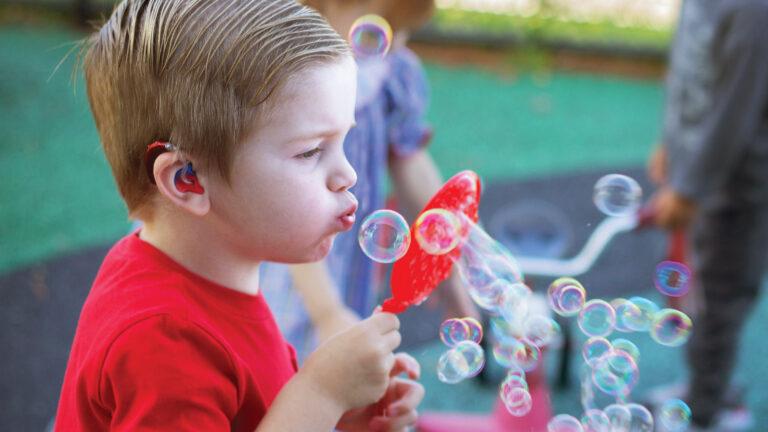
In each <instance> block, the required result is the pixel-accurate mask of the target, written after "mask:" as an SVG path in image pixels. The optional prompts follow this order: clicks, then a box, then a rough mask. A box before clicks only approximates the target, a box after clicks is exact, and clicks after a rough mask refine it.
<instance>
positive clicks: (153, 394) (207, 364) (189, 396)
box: [99, 315, 238, 431]
mask: <svg viewBox="0 0 768 432" xmlns="http://www.w3.org/2000/svg"><path fill="white" fill-rule="evenodd" d="M100 376H101V382H100V384H99V392H100V394H99V396H100V399H101V401H102V404H103V405H104V406H105V407H106V408H107V409H108V410H110V411H111V412H112V425H111V427H110V430H112V431H149V430H153V431H157V430H173V431H203V430H205V431H224V430H230V429H231V424H230V421H231V419H233V418H234V416H235V414H236V412H237V406H238V390H237V389H238V385H237V382H238V378H237V376H238V374H237V373H236V372H235V367H234V365H233V362H232V361H231V358H230V356H229V354H228V352H227V350H226V349H224V347H223V346H222V345H221V344H220V343H219V342H218V341H217V340H216V339H215V338H214V337H212V336H211V335H210V334H209V333H207V332H206V331H205V330H203V329H202V328H201V327H199V326H198V325H196V324H194V323H191V322H188V321H186V320H183V319H180V318H175V317H172V316H170V315H160V316H154V317H151V318H147V319H144V320H143V321H140V322H138V323H135V324H133V325H132V326H131V327H129V328H128V329H127V330H125V331H124V332H122V333H121V334H120V335H119V336H118V337H117V338H116V339H115V341H114V342H113V343H112V345H111V346H110V348H109V351H108V353H107V355H106V356H105V359H104V363H103V367H102V372H101V375H100Z"/></svg>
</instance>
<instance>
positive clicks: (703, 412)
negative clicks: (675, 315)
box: [688, 202, 768, 426]
mask: <svg viewBox="0 0 768 432" xmlns="http://www.w3.org/2000/svg"><path fill="white" fill-rule="evenodd" d="M691 243H692V244H691V258H692V265H693V269H694V272H695V275H696V276H695V280H696V284H697V285H696V287H695V290H696V291H695V295H696V296H697V297H696V302H695V303H696V304H697V310H696V311H695V312H694V314H693V317H692V318H693V333H692V336H691V339H690V341H689V343H688V363H689V366H690V371H691V383H690V384H691V386H690V393H689V395H688V403H689V404H690V406H691V411H692V412H693V420H694V423H696V424H697V425H701V426H707V425H709V424H711V422H712V421H713V419H714V417H715V416H716V415H717V413H718V410H719V408H720V405H721V403H722V397H723V395H724V393H725V389H727V388H728V385H729V383H730V379H731V375H732V372H733V369H734V365H735V361H736V354H737V353H738V348H739V340H740V335H741V328H742V326H743V324H744V322H745V321H746V319H747V317H748V316H749V313H750V312H751V311H752V308H753V307H754V305H755V301H756V299H757V296H758V292H759V289H760V285H761V282H762V277H763V275H764V273H765V270H766V264H768V205H758V206H756V205H747V204H737V203H733V202H720V203H715V204H713V205H710V206H708V207H706V208H703V209H701V211H700V214H699V215H698V218H697V220H696V222H695V223H694V225H693V227H692V232H691Z"/></svg>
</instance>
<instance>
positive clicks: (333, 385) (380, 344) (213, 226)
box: [56, 0, 423, 431]
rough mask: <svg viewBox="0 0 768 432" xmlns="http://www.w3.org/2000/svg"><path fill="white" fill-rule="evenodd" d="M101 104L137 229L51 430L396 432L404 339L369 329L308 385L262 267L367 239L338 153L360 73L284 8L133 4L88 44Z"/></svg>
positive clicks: (360, 327) (325, 31)
mask: <svg viewBox="0 0 768 432" xmlns="http://www.w3.org/2000/svg"><path fill="white" fill-rule="evenodd" d="M84 70H85V75H86V81H87V87H88V96H89V100H90V103H91V107H92V110H93V113H94V118H95V120H96V125H97V127H98V129H99V133H100V136H101V140H102V144H103V146H104V150H105V154H106V157H107V160H108V161H109V163H110V165H111V167H112V170H113V174H114V176H115V179H116V181H117V184H118V187H119V189H120V193H121V195H122V196H123V198H124V199H125V201H126V204H127V206H128V209H129V212H130V214H131V216H132V217H134V218H140V219H141V220H142V221H144V227H143V228H142V229H141V231H138V232H136V233H133V234H131V235H129V236H127V237H125V238H123V239H122V240H120V241H119V242H118V243H117V244H116V245H115V246H114V247H113V248H112V250H110V252H109V253H108V254H107V256H106V257H105V259H104V262H103V264H102V267H101V269H100V271H99V273H98V275H97V277H96V280H95V282H94V285H93V287H92V289H91V292H90V294H89V296H88V299H87V300H86V303H85V305H84V306H83V310H82V313H81V316H80V321H79V323H78V329H77V333H76V335H75V340H74V343H73V346H72V350H71V354H70V359H69V364H68V366H67V372H66V374H65V377H64V384H63V387H62V392H61V399H60V402H59V408H58V413H57V419H56V430H61V431H72V430H78V431H80V430H131V431H141V430H174V431H183V430H195V431H216V430H233V431H252V430H254V429H257V430H259V431H267V430H269V431H307V430H318V431H322V430H330V429H332V428H334V427H336V428H338V429H341V430H380V429H386V430H402V429H403V428H405V427H407V426H408V425H410V424H413V423H414V421H415V418H416V412H415V408H416V406H417V405H418V403H419V402H420V401H421V399H422V397H423V388H422V387H421V386H420V385H419V384H417V383H415V382H414V381H411V380H408V379H404V378H397V377H396V375H398V374H399V373H401V372H406V373H408V375H409V376H410V377H411V378H416V377H417V376H418V374H419V368H418V364H417V363H416V362H415V360H413V359H412V358H411V357H409V356H407V355H404V354H397V355H395V354H393V352H392V351H393V350H394V349H395V348H396V347H397V346H398V345H399V343H400V334H399V332H398V327H399V323H398V320H397V318H396V317H395V316H394V315H391V314H384V313H376V314H374V316H372V317H370V318H368V319H366V320H364V321H362V322H361V323H359V324H357V325H355V326H353V327H351V328H350V329H349V330H347V331H344V332H342V333H340V334H338V335H337V336H336V337H333V338H331V339H330V340H329V341H328V342H327V343H326V344H324V345H322V346H321V347H320V348H319V349H318V350H317V351H316V352H315V353H314V354H313V355H312V356H311V357H309V358H308V359H307V361H306V363H305V366H304V367H303V368H302V369H301V370H298V371H297V367H296V360H295V353H294V351H293V349H292V348H291V347H290V346H289V345H288V344H287V343H286V342H285V341H284V339H283V338H282V335H281V334H280V333H279V331H278V329H277V326H276V324H275V322H274V319H273V317H272V314H271V312H270V311H269V309H268V307H267V305H266V303H265V302H264V299H263V297H262V295H261V294H260V291H259V276H258V275H259V263H260V262H261V261H263V260H271V261H278V262H287V263H301V262H310V261H316V260H318V259H321V258H323V257H324V256H325V255H326V254H327V253H328V250H329V249H330V247H331V245H332V243H333V240H334V237H335V236H336V234H338V233H339V232H342V231H344V230H347V229H349V227H350V226H351V225H352V224H353V223H354V218H355V217H354V213H355V210H356V206H357V204H356V200H355V198H354V196H353V195H352V194H351V193H350V192H349V188H350V187H352V185H354V183H355V181H356V176H355V172H354V170H352V168H351V167H350V165H349V164H348V162H347V160H346V157H345V155H344V152H343V150H342V142H343V139H344V136H345V135H346V133H347V131H348V130H349V128H350V127H351V126H352V124H353V122H354V103H355V82H356V81H355V73H356V72H355V65H354V62H353V60H352V58H351V56H350V54H349V51H348V47H347V45H346V43H345V42H344V40H343V39H341V38H340V37H339V36H338V34H336V33H335V32H334V31H333V30H332V29H331V28H330V27H329V26H328V24H327V23H326V22H325V21H324V20H323V19H322V18H321V17H320V16H319V15H317V14H316V13H315V12H313V11H312V10H310V9H307V8H305V7H303V6H301V5H299V4H297V3H295V2H293V1H290V0H252V1H235V0H144V1H142V0H125V1H123V2H122V3H120V4H119V5H118V6H117V8H116V9H115V11H114V13H113V14H112V16H111V17H110V19H109V20H108V21H107V23H106V24H105V25H104V26H103V27H101V29H100V30H99V31H98V32H97V33H96V34H94V35H93V36H92V37H91V38H90V39H89V41H88V45H87V51H86V54H85V62H84Z"/></svg>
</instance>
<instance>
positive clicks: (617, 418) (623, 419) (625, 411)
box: [603, 404, 632, 432]
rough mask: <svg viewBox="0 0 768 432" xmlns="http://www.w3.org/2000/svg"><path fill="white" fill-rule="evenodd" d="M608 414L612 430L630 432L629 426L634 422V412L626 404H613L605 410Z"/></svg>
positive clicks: (612, 431)
mask: <svg viewBox="0 0 768 432" xmlns="http://www.w3.org/2000/svg"><path fill="white" fill-rule="evenodd" d="M603 412H604V413H605V415H606V416H608V423H609V424H610V426H611V428H610V429H609V430H610V431H611V432H629V426H630V424H631V422H632V412H630V411H629V408H627V407H626V406H625V405H621V404H611V405H608V406H607V407H605V409H604V410H603Z"/></svg>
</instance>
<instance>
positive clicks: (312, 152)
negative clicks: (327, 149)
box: [297, 147, 323, 159]
mask: <svg viewBox="0 0 768 432" xmlns="http://www.w3.org/2000/svg"><path fill="white" fill-rule="evenodd" d="M321 151H323V150H322V149H321V148H320V147H316V148H313V149H312V150H310V151H308V152H304V153H301V154H300V155H298V156H297V157H299V158H301V159H311V158H313V157H315V156H316V155H318V154H320V152H321Z"/></svg>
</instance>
